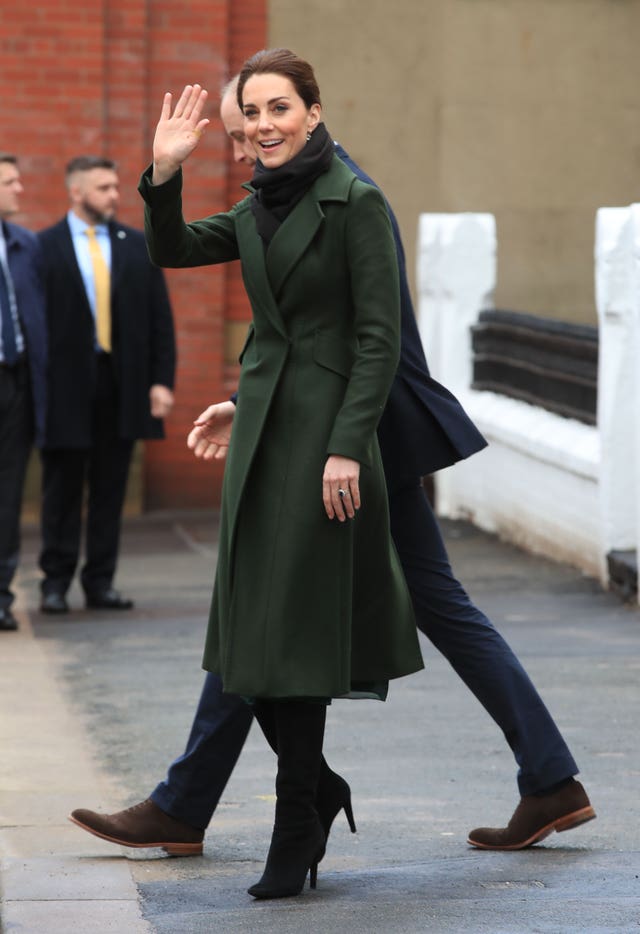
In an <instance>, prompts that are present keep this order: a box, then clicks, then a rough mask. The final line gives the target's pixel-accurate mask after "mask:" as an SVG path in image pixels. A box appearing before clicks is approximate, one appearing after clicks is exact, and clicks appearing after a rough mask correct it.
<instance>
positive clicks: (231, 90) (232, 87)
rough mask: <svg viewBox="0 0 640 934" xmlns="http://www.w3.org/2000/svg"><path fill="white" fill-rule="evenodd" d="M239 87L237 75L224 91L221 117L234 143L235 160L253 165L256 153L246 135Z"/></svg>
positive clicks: (221, 101)
mask: <svg viewBox="0 0 640 934" xmlns="http://www.w3.org/2000/svg"><path fill="white" fill-rule="evenodd" d="M237 87H238V78H237V77H235V78H234V79H233V81H230V82H229V84H228V85H227V86H226V87H225V88H224V90H223V91H222V98H221V100H220V119H221V120H222V124H223V126H224V128H225V130H226V133H227V136H228V137H229V139H230V140H231V143H232V145H233V161H234V162H242V163H244V165H246V166H249V167H251V166H253V165H255V161H256V153H255V151H254V149H253V146H251V145H250V144H249V142H248V141H247V138H246V136H245V135H244V117H243V115H242V111H241V110H240V108H239V107H238V101H237V98H236V89H237Z"/></svg>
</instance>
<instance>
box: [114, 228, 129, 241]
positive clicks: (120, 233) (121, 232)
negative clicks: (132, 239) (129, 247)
mask: <svg viewBox="0 0 640 934" xmlns="http://www.w3.org/2000/svg"><path fill="white" fill-rule="evenodd" d="M116 236H117V238H118V240H124V239H125V237H126V236H127V234H126V231H124V230H119V231H118V233H117V234H116Z"/></svg>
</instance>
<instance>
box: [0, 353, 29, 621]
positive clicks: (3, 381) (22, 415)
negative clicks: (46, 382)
mask: <svg viewBox="0 0 640 934" xmlns="http://www.w3.org/2000/svg"><path fill="white" fill-rule="evenodd" d="M32 444H33V403H32V398H31V383H30V379H29V367H28V366H27V364H26V361H22V362H20V363H17V364H16V365H15V366H12V367H7V366H4V365H0V609H3V610H4V609H7V607H9V606H11V604H12V603H13V594H12V592H11V581H12V580H13V575H14V574H15V572H16V568H17V567H18V558H19V553H20V508H21V505H22V490H23V488H24V478H25V474H26V472H27V461H28V459H29V452H30V450H31V445H32Z"/></svg>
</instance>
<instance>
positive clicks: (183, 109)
mask: <svg viewBox="0 0 640 934" xmlns="http://www.w3.org/2000/svg"><path fill="white" fill-rule="evenodd" d="M207 96H208V95H207V92H206V91H205V90H204V88H203V87H201V86H200V85H199V84H188V85H187V86H186V87H185V89H184V91H183V92H182V94H181V95H180V98H179V100H178V102H177V104H176V105H175V107H174V108H173V113H172V112H171V104H172V100H173V98H172V95H171V93H170V92H167V93H166V94H165V96H164V100H163V102H162V111H161V113H160V120H159V121H158V126H157V127H156V135H155V137H154V140H153V176H152V182H153V184H154V185H161V184H162V183H163V182H166V181H167V180H168V179H169V178H171V176H172V175H175V173H176V172H177V171H178V169H179V168H180V166H181V165H182V163H183V162H184V161H185V159H187V158H188V157H189V156H190V155H191V153H192V152H193V150H194V149H195V148H196V146H197V145H198V141H199V139H200V137H201V135H202V132H203V130H204V129H205V128H206V127H207V125H208V123H209V120H208V119H207V118H206V117H203V116H202V111H203V109H204V105H205V104H206V101H207Z"/></svg>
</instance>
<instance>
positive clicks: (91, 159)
mask: <svg viewBox="0 0 640 934" xmlns="http://www.w3.org/2000/svg"><path fill="white" fill-rule="evenodd" d="M117 168H118V167H117V165H116V163H115V162H114V161H113V160H112V159H107V158H106V157H105V156H76V157H75V158H74V159H72V160H71V162H69V163H68V164H67V167H66V169H65V173H64V174H65V176H66V177H67V178H68V177H69V176H70V175H73V174H74V172H90V171H91V169H111V170H112V171H113V172H115V171H117Z"/></svg>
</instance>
